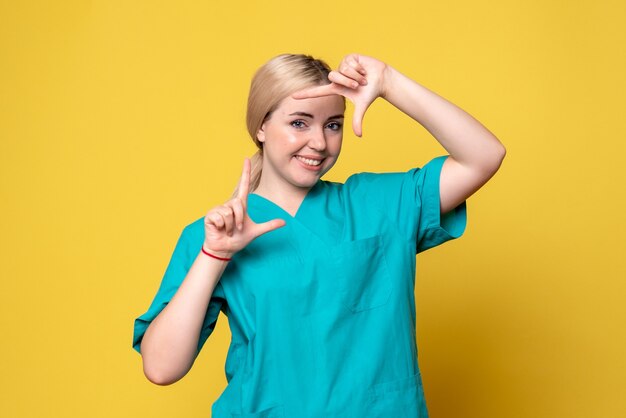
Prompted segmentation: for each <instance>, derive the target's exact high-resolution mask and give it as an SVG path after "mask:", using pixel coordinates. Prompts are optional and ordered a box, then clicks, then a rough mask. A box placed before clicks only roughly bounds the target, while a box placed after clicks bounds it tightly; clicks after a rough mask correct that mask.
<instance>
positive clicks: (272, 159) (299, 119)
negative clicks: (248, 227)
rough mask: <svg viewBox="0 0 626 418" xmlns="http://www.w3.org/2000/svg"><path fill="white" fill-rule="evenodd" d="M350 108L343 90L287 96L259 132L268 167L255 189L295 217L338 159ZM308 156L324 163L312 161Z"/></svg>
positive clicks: (264, 168) (263, 171)
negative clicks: (299, 97) (305, 96)
mask: <svg viewBox="0 0 626 418" xmlns="http://www.w3.org/2000/svg"><path fill="white" fill-rule="evenodd" d="M344 112H345V103H344V101H343V99H342V98H341V97H339V96H337V95H330V96H325V97H316V98H310V99H303V100H295V99H293V98H291V97H287V98H285V99H284V100H282V101H281V102H280V104H279V106H278V107H277V108H276V110H275V111H274V112H273V113H272V115H271V117H270V118H269V119H268V120H266V121H265V122H264V123H263V125H262V126H261V129H260V130H259V132H258V134H257V138H258V140H259V141H260V142H261V143H262V144H263V170H262V175H261V179H260V182H259V186H258V187H257V189H256V190H255V193H256V194H258V195H260V196H263V197H266V198H267V199H269V200H272V201H274V202H275V203H276V204H278V205H279V206H280V207H282V208H283V209H285V210H286V211H287V212H288V213H290V214H291V215H292V216H293V215H294V214H295V213H296V211H297V209H298V207H299V206H300V203H301V202H302V200H303V199H304V196H305V195H306V194H307V192H308V191H309V189H310V188H311V187H312V186H313V185H315V183H317V181H318V180H319V179H320V177H322V176H323V175H324V174H325V173H326V172H328V170H330V169H331V168H332V167H333V165H335V162H337V158H338V157H339V153H340V152H341V144H342V139H343V118H344V116H343V114H344ZM302 157H304V158H306V159H309V160H314V161H320V163H319V165H317V166H315V165H314V166H311V165H309V164H307V163H306V162H305V161H302Z"/></svg>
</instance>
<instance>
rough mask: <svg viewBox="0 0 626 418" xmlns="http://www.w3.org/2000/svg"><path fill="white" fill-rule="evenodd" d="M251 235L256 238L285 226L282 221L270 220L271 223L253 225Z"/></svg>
mask: <svg viewBox="0 0 626 418" xmlns="http://www.w3.org/2000/svg"><path fill="white" fill-rule="evenodd" d="M255 225H256V226H255V227H254V231H253V235H254V238H257V237H258V236H260V235H263V234H266V233H268V232H270V231H273V230H275V229H278V228H281V227H283V226H285V225H286V222H285V220H284V219H272V220H271V221H267V222H263V223H260V224H255Z"/></svg>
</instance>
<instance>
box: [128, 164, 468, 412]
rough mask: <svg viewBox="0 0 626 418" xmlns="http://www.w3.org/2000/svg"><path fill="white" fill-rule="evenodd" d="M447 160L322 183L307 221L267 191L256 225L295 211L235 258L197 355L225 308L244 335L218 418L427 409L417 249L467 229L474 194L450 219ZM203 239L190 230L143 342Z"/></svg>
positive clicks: (308, 206)
mask: <svg viewBox="0 0 626 418" xmlns="http://www.w3.org/2000/svg"><path fill="white" fill-rule="evenodd" d="M446 158H447V156H441V157H437V158H434V159H433V160H431V161H430V162H428V163H427V164H426V165H424V167H423V168H414V169H411V170H409V171H407V172H398V173H359V174H354V175H352V176H350V177H349V178H348V179H347V180H346V182H345V183H344V184H342V183H335V182H329V181H324V180H321V179H320V180H319V181H318V182H317V183H316V184H315V185H314V186H313V187H312V188H311V189H310V190H309V192H308V194H307V195H306V197H305V198H304V200H303V202H302V204H301V206H300V207H299V209H298V211H297V213H296V214H295V216H291V215H289V214H288V213H287V212H285V211H284V210H283V209H281V208H280V207H279V206H278V205H276V204H274V203H273V202H271V201H270V200H268V199H265V198H263V197H261V196H259V195H256V194H254V193H252V194H250V195H249V196H248V215H249V216H250V218H251V219H252V220H253V221H255V222H265V221H268V220H271V219H274V218H282V219H285V221H286V225H285V226H284V227H282V228H279V229H277V230H274V231H272V232H269V233H267V234H264V235H262V236H260V237H258V238H257V239H255V240H254V241H252V242H251V243H250V244H249V245H248V246H247V247H246V248H244V249H243V250H241V251H239V252H238V253H236V254H235V255H234V256H233V258H232V261H230V262H229V263H228V266H227V267H226V270H225V271H224V273H223V275H222V277H221V278H220V280H219V282H218V284H217V286H216V287H215V290H214V292H213V295H212V297H211V299H210V302H209V306H208V308H207V312H206V317H205V319H204V325H203V328H202V331H201V335H200V340H199V342H198V351H200V349H201V348H202V346H203V345H204V343H205V342H206V340H207V338H208V337H209V336H210V335H211V333H212V331H213V330H214V328H215V325H216V322H217V319H218V315H219V313H220V311H222V312H223V313H224V314H225V315H226V317H227V318H228V325H229V327H230V330H231V334H232V339H231V342H230V346H229V349H228V353H227V358H226V364H225V374H226V379H227V381H228V385H227V386H226V388H225V389H224V391H223V392H222V394H221V395H220V396H219V398H218V399H217V400H216V401H215V402H214V403H213V405H212V417H213V418H276V417H290V418H294V417H295V418H331V417H333V418H339V417H341V418H357V417H358V418H363V417H367V418H370V417H371V418H374V417H385V418H388V417H427V416H428V412H427V408H426V403H425V400H424V391H423V389H422V379H421V376H420V370H419V367H418V362H417V345H416V322H415V294H414V284H415V261H416V260H415V254H416V253H419V252H421V251H424V250H427V249H429V248H432V247H435V246H437V245H439V244H441V243H443V242H445V241H448V240H450V239H454V238H458V237H460V236H461V235H462V234H463V232H464V231H465V225H466V219H467V218H466V202H463V203H461V204H460V205H459V206H458V207H457V208H455V209H454V210H452V211H450V212H448V213H446V214H445V215H444V216H440V199H439V176H440V172H441V167H442V165H443V162H444V161H445V159H446ZM203 242H204V217H202V218H200V219H198V220H196V221H195V222H193V223H191V224H190V225H188V226H187V227H185V228H184V230H183V232H182V235H181V236H180V238H179V240H178V243H177V245H176V248H175V250H174V253H173V255H172V258H171V261H170V263H169V265H168V267H167V270H166V272H165V275H164V277H163V280H162V283H161V286H160V288H159V290H158V292H157V294H156V296H155V298H154V300H153V302H152V304H151V306H150V307H149V309H148V311H147V312H146V313H144V314H143V315H141V316H140V317H138V318H137V319H136V320H135V323H134V335H133V348H134V349H135V350H137V351H138V352H140V344H141V339H142V337H143V335H144V333H145V330H146V328H147V327H148V325H149V324H150V322H151V321H152V320H153V319H154V318H155V317H156V316H157V315H158V314H159V312H161V310H162V309H163V308H164V307H165V306H166V305H167V303H168V302H169V301H170V300H171V298H172V297H173V296H174V294H175V292H176V290H177V289H178V287H179V285H180V284H181V282H182V281H183V279H184V278H185V276H186V274H187V271H188V270H189V268H190V267H191V264H192V263H193V261H194V260H195V258H196V257H197V255H198V253H199V252H200V248H201V246H202V244H203Z"/></svg>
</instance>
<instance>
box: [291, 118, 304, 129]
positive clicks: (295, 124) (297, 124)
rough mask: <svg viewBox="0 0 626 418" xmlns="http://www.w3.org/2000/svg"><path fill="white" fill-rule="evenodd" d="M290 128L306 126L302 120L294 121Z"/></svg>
mask: <svg viewBox="0 0 626 418" xmlns="http://www.w3.org/2000/svg"><path fill="white" fill-rule="evenodd" d="M291 126H293V127H294V128H298V129H301V128H304V127H305V126H306V124H305V123H304V121H303V120H301V119H298V120H294V121H293V122H291Z"/></svg>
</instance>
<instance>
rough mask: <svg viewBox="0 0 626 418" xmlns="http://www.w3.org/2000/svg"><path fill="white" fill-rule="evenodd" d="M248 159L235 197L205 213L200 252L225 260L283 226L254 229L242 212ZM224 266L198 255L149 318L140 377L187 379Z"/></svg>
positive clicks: (160, 382) (162, 380)
mask: <svg viewBox="0 0 626 418" xmlns="http://www.w3.org/2000/svg"><path fill="white" fill-rule="evenodd" d="M249 184H250V160H248V159H246V160H245V162H244V168H243V173H242V176H241V179H240V182H239V186H238V188H237V192H236V194H235V196H234V197H233V198H232V199H231V200H229V201H228V202H226V203H225V204H223V205H220V206H217V207H215V208H213V209H211V210H210V211H209V212H208V213H207V215H206V216H205V218H204V243H203V248H205V249H206V251H207V252H209V253H210V254H213V255H216V256H218V257H222V258H230V257H231V256H232V255H233V254H234V253H236V252H237V251H239V250H241V249H242V248H244V247H245V246H246V245H248V244H249V243H250V242H251V241H252V240H253V239H255V238H256V237H258V236H259V235H262V234H265V233H266V232H269V231H272V230H274V229H276V228H280V227H281V226H284V225H285V221H284V220H282V219H273V220H271V221H268V222H264V223H260V224H257V223H255V222H253V221H252V219H250V217H249V216H248V213H247V209H246V207H247V200H248V193H249ZM226 265H227V263H226V262H225V261H223V260H218V259H215V258H213V257H209V256H207V255H205V254H203V253H202V252H199V253H198V255H197V256H196V259H195V260H194V263H193V264H192V265H191V267H190V268H189V271H188V272H187V274H186V275H185V278H184V280H183V281H182V283H181V284H180V286H179V287H178V289H177V290H176V293H175V294H174V296H173V297H172V299H171V300H170V301H169V303H168V304H167V305H166V306H165V307H164V308H163V310H162V311H161V312H160V313H159V314H158V315H157V316H156V318H154V320H153V321H152V323H150V325H149V326H148V328H147V329H146V332H145V334H144V336H143V339H142V340H141V346H140V351H141V356H142V359H143V370H144V374H145V375H146V377H147V378H148V380H150V381H151V382H153V383H156V384H158V385H169V384H172V383H174V382H176V381H178V380H180V379H181V378H182V377H183V376H185V375H186V374H187V372H188V371H189V370H190V369H191V366H192V365H193V362H194V361H195V359H196V357H197V355H198V342H199V338H200V333H201V331H202V325H203V323H204V318H205V316H206V312H207V308H208V306H209V303H210V300H211V296H212V295H213V291H214V290H215V287H216V286H217V283H218V281H219V280H220V278H221V276H222V273H224V270H225V268H226Z"/></svg>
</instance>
